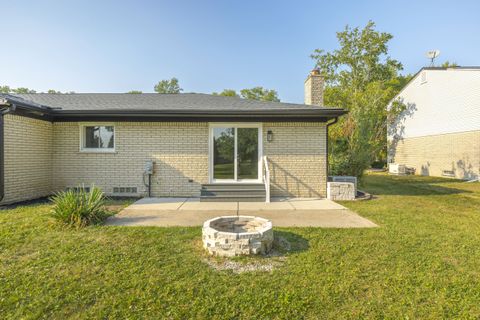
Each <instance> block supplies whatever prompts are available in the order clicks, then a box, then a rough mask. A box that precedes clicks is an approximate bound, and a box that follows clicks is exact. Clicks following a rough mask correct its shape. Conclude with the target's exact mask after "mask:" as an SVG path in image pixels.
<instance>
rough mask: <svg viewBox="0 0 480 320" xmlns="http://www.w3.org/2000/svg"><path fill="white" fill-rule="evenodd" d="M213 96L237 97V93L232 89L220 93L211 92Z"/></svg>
mask: <svg viewBox="0 0 480 320" xmlns="http://www.w3.org/2000/svg"><path fill="white" fill-rule="evenodd" d="M212 94H213V95H214V96H224V97H238V96H239V95H238V94H237V91H235V90H232V89H224V90H223V91H222V92H220V93H218V92H213V93H212Z"/></svg>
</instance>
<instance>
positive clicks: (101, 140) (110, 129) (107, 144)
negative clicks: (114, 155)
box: [80, 125, 115, 152]
mask: <svg viewBox="0 0 480 320" xmlns="http://www.w3.org/2000/svg"><path fill="white" fill-rule="evenodd" d="M80 133H81V142H80V143H81V148H80V149H81V151H87V152H88V151H90V152H114V151H115V127H114V126H113V125H84V126H82V127H81V130H80Z"/></svg>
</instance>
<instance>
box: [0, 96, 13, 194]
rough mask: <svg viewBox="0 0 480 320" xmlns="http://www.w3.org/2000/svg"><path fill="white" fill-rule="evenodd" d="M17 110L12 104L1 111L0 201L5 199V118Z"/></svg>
mask: <svg viewBox="0 0 480 320" xmlns="http://www.w3.org/2000/svg"><path fill="white" fill-rule="evenodd" d="M15 109H16V105H14V104H11V105H10V106H8V107H6V108H4V109H2V110H1V111H0V201H2V200H3V198H4V197H5V138H4V136H5V134H4V128H5V121H4V118H3V116H4V115H6V114H8V113H10V112H13V111H15Z"/></svg>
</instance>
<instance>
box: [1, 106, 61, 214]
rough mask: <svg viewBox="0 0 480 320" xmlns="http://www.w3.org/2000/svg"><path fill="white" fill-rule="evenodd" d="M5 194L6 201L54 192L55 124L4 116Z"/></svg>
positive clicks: (31, 197) (11, 201) (15, 116)
mask: <svg viewBox="0 0 480 320" xmlns="http://www.w3.org/2000/svg"><path fill="white" fill-rule="evenodd" d="M4 121H5V122H4V123H5V126H4V148H5V149H4V155H5V167H4V168H5V197H4V199H3V201H2V202H1V203H2V204H8V203H13V202H18V201H23V200H30V199H36V198H40V197H43V196H47V195H50V194H51V192H52V123H50V122H48V121H41V120H36V119H30V118H26V117H21V116H17V115H11V114H7V115H6V116H5V117H4Z"/></svg>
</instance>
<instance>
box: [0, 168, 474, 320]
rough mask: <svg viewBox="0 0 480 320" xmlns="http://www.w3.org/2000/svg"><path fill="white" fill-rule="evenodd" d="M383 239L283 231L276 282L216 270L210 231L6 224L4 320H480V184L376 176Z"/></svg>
mask: <svg viewBox="0 0 480 320" xmlns="http://www.w3.org/2000/svg"><path fill="white" fill-rule="evenodd" d="M361 186H362V188H363V189H364V190H367V191H369V192H371V193H373V194H375V195H376V199H374V200H371V201H363V202H348V203H344V205H346V206H348V207H350V208H351V209H353V210H355V211H357V212H358V213H359V214H361V215H362V216H364V217H367V218H369V219H371V220H372V221H374V222H375V223H377V224H378V225H379V226H380V228H375V229H319V228H288V229H287V228H282V229H279V231H280V232H281V233H282V234H283V236H285V237H292V238H296V239H300V240H301V241H303V242H304V243H305V244H306V246H305V247H304V248H303V249H302V250H297V251H293V252H291V253H290V254H288V255H287V260H286V261H285V263H284V264H283V265H282V266H281V267H279V268H277V269H276V270H274V271H273V272H271V273H270V272H257V273H242V274H233V273H232V272H231V271H216V270H213V269H212V268H210V267H208V266H206V264H205V263H204V262H203V259H204V256H203V253H202V251H201V250H199V249H198V243H199V240H200V237H201V230H200V228H155V227H135V228H127V227H105V226H91V227H87V228H84V229H81V230H71V229H65V228H61V227H58V225H57V224H54V223H53V222H52V221H51V219H50V218H49V216H48V212H49V210H50V205H49V204H42V205H29V206H23V207H17V208H14V209H9V210H5V211H1V212H0V314H1V315H2V318H4V319H18V318H27V319H28V318H48V319H64V318H174V319H177V318H197V319H198V318H234V319H237V318H243V319H251V318H264V319H270V318H284V319H287V318H288V319H290V318H295V319H299V318H332V319H339V318H342V319H344V318H350V319H357V318H391V319H398V318H410V319H412V318H414V319H416V318H421V319H438V318H479V317H480V303H479V301H480V210H479V208H480V184H479V183H464V182H458V181H453V180H446V179H439V178H420V177H390V176H385V175H378V174H375V175H369V176H367V177H365V179H364V181H362V184H361Z"/></svg>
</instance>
